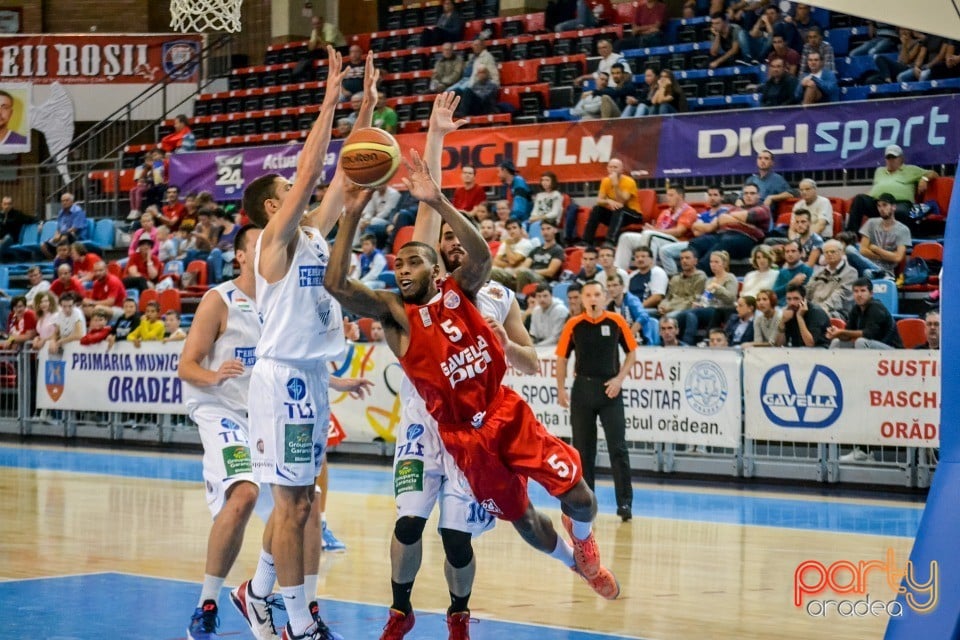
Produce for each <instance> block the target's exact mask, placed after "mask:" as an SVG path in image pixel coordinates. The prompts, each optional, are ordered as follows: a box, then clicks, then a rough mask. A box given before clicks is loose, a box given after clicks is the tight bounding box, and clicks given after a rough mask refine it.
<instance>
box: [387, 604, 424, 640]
mask: <svg viewBox="0 0 960 640" xmlns="http://www.w3.org/2000/svg"><path fill="white" fill-rule="evenodd" d="M415 622H416V616H414V615H413V611H411V612H410V613H406V614H405V613H403V612H402V611H397V610H396V609H390V617H389V618H387V624H386V625H385V626H384V627H383V634H381V635H380V640H400V639H401V638H403V636H405V635H407V634H408V633H410V630H411V629H413V625H414V623H415Z"/></svg>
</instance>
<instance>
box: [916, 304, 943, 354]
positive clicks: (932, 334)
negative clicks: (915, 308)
mask: <svg viewBox="0 0 960 640" xmlns="http://www.w3.org/2000/svg"><path fill="white" fill-rule="evenodd" d="M923 329H924V333H925V335H926V336H927V341H926V342H924V343H923V344H921V345H917V349H931V350H935V351H939V350H940V312H939V311H929V312H927V315H925V316H923Z"/></svg>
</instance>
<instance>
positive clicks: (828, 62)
mask: <svg viewBox="0 0 960 640" xmlns="http://www.w3.org/2000/svg"><path fill="white" fill-rule="evenodd" d="M811 53H818V54H820V64H819V65H818V67H819V69H823V70H825V71H829V72H831V73H833V74H836V73H837V65H836V62H835V61H834V58H833V45H831V44H830V43H829V42H827V41H826V40H824V39H823V30H822V29H821V28H820V27H819V26H818V25H812V26H811V27H810V28H809V29H807V43H806V44H805V45H803V51H802V52H801V54H800V73H799V75H801V76H804V75H806V74H808V73H811V72H814V70H812V69H811V68H810V54H811Z"/></svg>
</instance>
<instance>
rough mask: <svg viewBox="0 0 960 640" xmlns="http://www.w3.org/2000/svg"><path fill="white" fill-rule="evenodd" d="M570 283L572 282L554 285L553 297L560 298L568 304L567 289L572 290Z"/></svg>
mask: <svg viewBox="0 0 960 640" xmlns="http://www.w3.org/2000/svg"><path fill="white" fill-rule="evenodd" d="M570 284H571V283H569V282H558V283H557V284H555V285H553V291H552V293H553V297H554V298H556V299H558V300H559V301H560V302H562V303H563V304H564V305H566V304H567V291H569V290H570Z"/></svg>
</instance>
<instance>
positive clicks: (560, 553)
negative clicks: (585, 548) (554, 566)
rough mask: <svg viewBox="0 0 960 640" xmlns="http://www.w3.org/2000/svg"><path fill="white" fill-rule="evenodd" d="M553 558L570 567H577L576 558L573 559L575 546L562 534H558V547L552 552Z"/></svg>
mask: <svg viewBox="0 0 960 640" xmlns="http://www.w3.org/2000/svg"><path fill="white" fill-rule="evenodd" d="M550 557H551V558H556V559H557V560H559V561H560V562H562V563H563V564H565V565H567V566H568V567H575V566H576V565H577V562H576V560H574V559H573V547H571V546H570V545H569V544H568V543H567V541H566V540H564V539H563V537H562V536H557V548H556V549H554V550H553V553H551V554H550Z"/></svg>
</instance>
